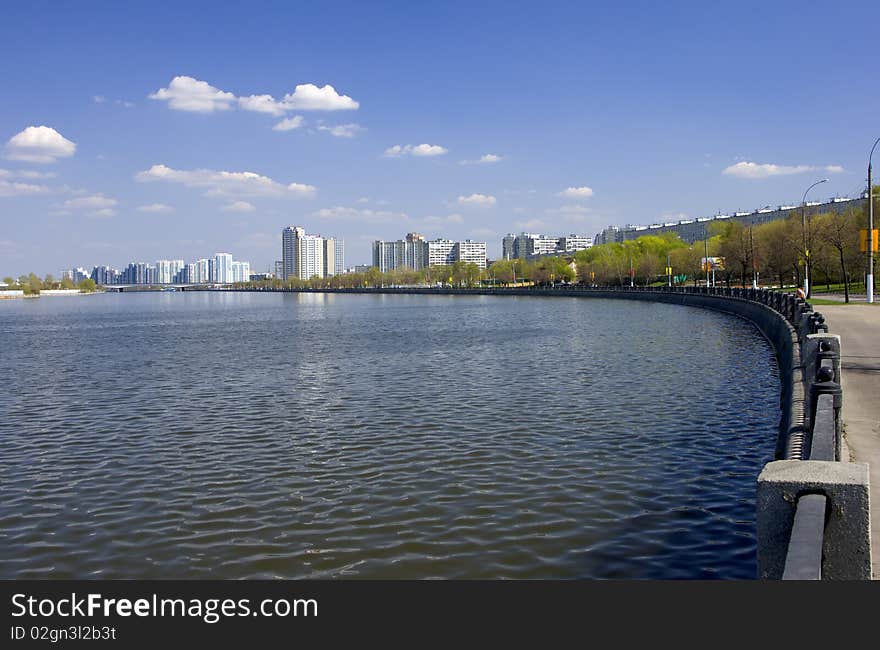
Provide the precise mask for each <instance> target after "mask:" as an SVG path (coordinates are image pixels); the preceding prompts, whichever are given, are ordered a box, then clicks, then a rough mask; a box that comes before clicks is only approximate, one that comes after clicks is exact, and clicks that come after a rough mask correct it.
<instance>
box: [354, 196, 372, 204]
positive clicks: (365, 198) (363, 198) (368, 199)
mask: <svg viewBox="0 0 880 650" xmlns="http://www.w3.org/2000/svg"><path fill="white" fill-rule="evenodd" d="M369 202H370V197H368V196H362V197H361V198H359V199H358V200H357V201H355V203H369Z"/></svg>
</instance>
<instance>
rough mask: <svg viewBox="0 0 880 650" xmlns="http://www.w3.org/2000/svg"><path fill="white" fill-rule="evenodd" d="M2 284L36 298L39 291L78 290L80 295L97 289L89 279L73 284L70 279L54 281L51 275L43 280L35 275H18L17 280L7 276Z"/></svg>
mask: <svg viewBox="0 0 880 650" xmlns="http://www.w3.org/2000/svg"><path fill="white" fill-rule="evenodd" d="M3 282H4V283H5V284H6V285H7V287H8V288H9V289H12V290H14V291H15V290H21V291H24V295H26V296H38V295H40V291H43V290H46V291H48V290H50V289H79V290H80V291H81V292H82V293H90V292H92V291H95V290H96V289H97V288H98V285H96V284H95V281H94V280H92V279H91V278H86V279H84V280H83V281H82V282H80V283H79V284H75V283H74V282H73V280H71V279H70V278H64V279H63V280H56V279H55V278H54V277H53V276H52V274H51V273H49V274H47V275H46V277H44V278H40V277H39V276H38V275H37V274H36V273H28V274H26V275H20V276H19V277H18V279H15V278H13V277H11V276H7V277H5V278H3Z"/></svg>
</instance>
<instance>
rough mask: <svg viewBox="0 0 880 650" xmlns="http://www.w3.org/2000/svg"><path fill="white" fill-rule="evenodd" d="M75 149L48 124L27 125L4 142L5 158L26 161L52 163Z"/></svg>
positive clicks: (65, 156)
mask: <svg viewBox="0 0 880 650" xmlns="http://www.w3.org/2000/svg"><path fill="white" fill-rule="evenodd" d="M75 151H76V144H75V143H73V142H71V141H70V140H68V139H67V138H65V137H64V136H63V135H61V134H60V133H58V131H56V130H55V129H53V128H51V127H49V126H29V127H27V128H26V129H25V130H24V131H21V132H19V133H16V134H15V135H14V136H12V137H11V138H10V139H9V142H7V143H6V157H7V158H9V159H10V160H24V161H26V162H36V163H52V162H55V161H56V160H57V159H58V158H67V157H68V156H72V155H73V154H74V152H75Z"/></svg>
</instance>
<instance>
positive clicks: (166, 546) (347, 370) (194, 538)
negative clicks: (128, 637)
mask: <svg viewBox="0 0 880 650" xmlns="http://www.w3.org/2000/svg"><path fill="white" fill-rule="evenodd" d="M0 350H2V352H3V354H2V355H0V373H2V376H3V377H5V378H6V379H7V383H6V386H5V389H4V391H2V393H0V440H2V447H0V488H2V496H3V498H2V500H0V578H182V577H183V578H213V577H218V578H258V577H259V578H305V577H309V578H317V577H320V578H323V577H339V578H423V577H424V578H751V577H753V576H754V574H755V560H754V550H755V535H754V488H755V477H756V476H757V474H758V472H759V471H760V468H761V466H762V465H763V464H764V463H765V462H767V461H768V460H770V459H771V457H772V454H773V449H774V443H775V430H776V425H777V421H778V391H779V380H778V376H777V374H778V373H777V370H776V365H775V361H774V358H773V356H772V350H771V349H770V347H769V345H768V344H767V342H766V341H765V340H764V339H763V338H762V337H761V336H760V334H759V333H758V332H757V331H756V330H755V329H754V328H753V327H751V326H750V325H748V324H747V323H745V322H744V321H742V320H740V319H737V318H735V317H732V316H729V315H725V314H718V313H713V312H708V311H703V310H699V309H692V308H686V307H679V306H671V305H662V304H649V303H638V302H627V301H608V300H595V299H590V300H584V299H566V298H552V299H550V298H547V299H544V298H528V297H461V296H459V297H449V296H431V297H429V296H338V295H320V294H310V295H281V294H273V295H255V294H235V293H229V294H214V293H184V294H171V295H169V294H162V295H159V294H127V295H104V296H95V297H90V298H88V299H81V300H70V301H51V300H48V299H47V300H38V301H5V302H3V303H0Z"/></svg>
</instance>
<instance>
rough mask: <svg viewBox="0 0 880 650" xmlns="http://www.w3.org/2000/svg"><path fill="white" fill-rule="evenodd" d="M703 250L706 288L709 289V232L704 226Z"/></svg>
mask: <svg viewBox="0 0 880 650" xmlns="http://www.w3.org/2000/svg"><path fill="white" fill-rule="evenodd" d="M703 249H704V251H705V255H706V257H705V258H704V259H705V260H706V288H707V289H708V288H709V232H708V231H707V230H706V226H703Z"/></svg>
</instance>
